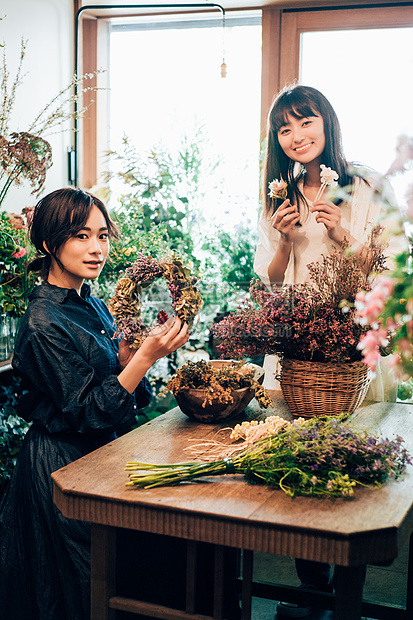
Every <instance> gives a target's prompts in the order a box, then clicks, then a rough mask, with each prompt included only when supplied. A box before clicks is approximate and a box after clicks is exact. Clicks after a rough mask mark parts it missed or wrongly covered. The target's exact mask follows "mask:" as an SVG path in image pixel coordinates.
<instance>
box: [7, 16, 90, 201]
mask: <svg viewBox="0 0 413 620" xmlns="http://www.w3.org/2000/svg"><path fill="white" fill-rule="evenodd" d="M0 20H1V18H0ZM2 48H3V54H2V62H1V66H0V205H1V204H2V202H3V200H4V198H5V196H6V194H7V192H8V190H9V188H10V187H11V185H12V184H13V183H14V184H15V185H20V184H21V183H22V179H26V180H28V181H29V183H30V185H31V186H32V187H33V191H32V194H35V195H36V196H38V195H39V194H40V192H41V189H42V187H43V185H44V182H45V180H46V172H47V170H48V169H49V168H50V166H51V165H52V150H51V146H50V144H49V142H48V141H47V140H45V139H44V138H43V137H41V136H43V135H44V134H46V133H47V134H49V135H50V134H51V133H56V132H57V131H60V129H57V128H58V127H61V126H62V124H64V123H66V122H67V121H70V120H71V119H74V118H81V117H82V116H83V114H84V112H85V111H86V110H87V106H85V107H83V108H82V107H80V108H79V109H78V110H77V111H76V112H75V111H74V107H73V105H74V103H75V102H76V103H77V102H80V101H81V97H82V95H83V93H85V92H86V91H89V90H97V89H96V87H94V86H83V84H84V83H85V82H86V81H87V80H91V79H93V78H94V77H95V76H96V73H98V72H96V73H88V74H85V75H82V76H76V75H75V76H73V78H72V80H71V81H70V83H69V84H68V85H67V86H66V87H65V88H63V89H62V90H61V91H60V92H59V93H57V95H55V96H54V97H53V99H52V100H51V101H50V102H49V103H48V104H47V105H45V107H44V108H43V109H42V110H41V111H40V112H39V114H38V115H37V116H36V118H35V119H34V121H33V122H32V123H31V125H30V127H29V128H28V130H27V131H20V132H19V131H18V132H10V118H11V114H12V111H13V108H14V105H15V102H16V92H17V89H18V86H19V85H20V84H21V82H22V79H23V77H24V74H23V64H24V58H25V56H26V48H27V41H25V40H23V39H22V41H21V46H20V59H19V64H18V67H17V71H16V75H15V77H14V79H13V80H12V82H11V83H10V74H9V71H8V68H7V58H6V46H5V45H4V44H3V45H2ZM75 87H76V88H75Z"/></svg>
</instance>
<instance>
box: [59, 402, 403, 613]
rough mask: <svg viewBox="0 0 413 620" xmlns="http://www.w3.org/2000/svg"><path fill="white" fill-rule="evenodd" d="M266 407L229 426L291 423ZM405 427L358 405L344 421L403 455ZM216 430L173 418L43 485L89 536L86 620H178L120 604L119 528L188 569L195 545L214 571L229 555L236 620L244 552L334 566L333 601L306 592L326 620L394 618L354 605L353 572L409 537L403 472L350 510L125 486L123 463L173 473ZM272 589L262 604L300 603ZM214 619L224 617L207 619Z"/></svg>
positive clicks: (214, 484)
mask: <svg viewBox="0 0 413 620" xmlns="http://www.w3.org/2000/svg"><path fill="white" fill-rule="evenodd" d="M271 396H273V403H274V407H272V408H270V410H268V411H266V414H263V413H262V412H260V413H258V411H257V409H258V407H256V406H255V401H252V406H248V407H247V409H246V411H245V413H244V416H240V418H238V419H234V420H232V422H231V423H233V424H234V425H235V423H236V422H237V421H240V420H241V419H244V420H245V419H252V418H254V419H257V417H258V415H259V416H262V415H274V414H276V415H280V416H285V417H286V419H291V414H290V413H289V411H288V409H287V407H286V405H285V403H284V400H283V397H282V394H281V393H272V394H271ZM412 416H413V406H412V405H405V404H400V403H371V402H364V403H363V404H362V406H361V407H359V408H358V409H357V410H356V411H355V413H354V414H352V416H351V419H352V420H353V421H354V425H355V427H357V428H359V429H363V428H365V429H366V430H368V431H369V432H377V433H380V434H382V435H384V436H389V437H392V436H394V434H396V435H401V436H402V437H403V438H404V439H405V442H406V447H407V449H408V450H409V451H410V452H411V451H412V449H413V425H412V424H411V419H412ZM226 426H228V423H225V422H224V423H221V424H210V425H206V424H202V423H196V422H193V421H191V420H189V418H188V417H187V416H185V415H184V414H183V413H182V412H181V411H180V409H179V408H178V407H176V408H175V409H172V410H171V411H168V412H167V413H165V414H163V415H161V416H159V417H158V418H156V419H154V420H152V421H150V422H148V423H146V424H144V425H143V426H140V427H139V428H137V429H135V430H133V431H131V432H130V433H127V434H126V435H124V436H122V437H120V438H119V439H117V440H115V441H114V442H111V443H110V444H108V445H106V446H103V447H102V448H100V449H98V450H96V451H94V452H92V453H91V454H89V455H87V456H85V457H84V458H82V459H79V460H78V461H76V462H74V463H71V464H69V465H67V466H66V467H63V468H62V469H60V470H59V471H57V472H54V473H53V474H52V478H53V482H54V500H55V503H56V505H57V507H58V508H59V509H60V510H61V512H62V513H63V514H64V515H65V516H66V517H68V518H73V519H81V520H87V521H89V522H91V524H92V607H91V620H108V619H109V618H110V617H111V613H113V611H112V610H113V609H123V610H127V611H133V612H134V613H140V614H143V615H149V616H156V617H157V618H172V617H183V615H184V614H182V615H181V616H179V613H180V612H179V611H177V610H172V609H170V608H165V607H162V605H160V604H159V605H158V604H157V603H147V602H145V601H143V600H138V599H131V598H125V597H122V596H120V595H119V593H118V592H117V590H116V575H115V574H114V573H115V571H114V570H113V568H114V553H115V550H116V536H117V531H118V528H121V530H122V531H123V532H125V531H127V530H131V531H133V530H135V531H142V532H152V533H156V534H158V535H160V536H172V537H177V538H179V539H182V540H183V541H187V542H186V543H185V544H186V545H187V548H188V558H189V561H188V566H189V567H190V566H191V561H190V560H191V553H192V552H193V551H194V547H196V545H197V543H198V542H202V543H210V544H211V545H212V546H213V548H214V549H215V553H216V554H217V555H216V558H217V561H218V560H219V557H220V554H221V555H222V550H223V549H225V548H227V547H228V548H237V549H240V550H242V551H243V575H242V616H241V617H242V620H248V619H249V618H251V598H252V596H256V595H257V591H258V590H259V588H262V584H258V585H257V583H256V582H253V581H252V565H253V555H254V552H260V553H272V554H275V555H282V556H286V557H298V558H302V559H308V560H315V561H318V562H329V563H331V564H335V565H336V567H337V583H336V592H335V596H332V595H326V594H324V595H323V594H322V593H314V592H313V593H312V595H313V596H315V597H318V598H322V597H323V604H325V605H326V607H325V609H334V610H335V618H336V620H360V618H361V617H362V615H364V616H368V617H376V618H380V617H388V618H390V617H396V616H392V615H390V614H391V613H393V610H394V608H392V607H390V606H387V605H386V606H383V605H380V606H379V605H376V604H373V603H370V602H369V603H367V602H364V601H363V600H362V590H363V574H364V568H363V567H364V564H374V563H385V562H391V561H392V560H394V559H395V558H396V557H397V556H398V554H399V551H400V549H401V548H402V546H403V545H404V544H405V543H406V542H407V541H408V539H409V537H410V535H411V534H412V532H413V499H412V498H413V493H412V491H413V473H412V471H411V470H412V467H411V466H409V468H408V469H407V471H406V473H405V475H403V477H402V478H401V479H399V480H391V481H389V482H388V483H386V484H384V485H383V486H382V487H381V488H377V489H367V488H359V489H357V492H356V498H355V499H354V500H351V501H349V500H346V499H342V500H341V499H340V500H319V499H317V498H312V497H295V498H294V499H291V498H289V497H287V496H286V495H285V494H284V493H283V492H282V491H280V490H277V489H271V488H267V487H264V486H261V485H249V484H248V483H246V482H245V481H244V480H243V479H242V477H241V476H236V475H233V474H231V473H228V474H227V475H225V476H223V477H220V479H218V480H217V479H214V478H208V479H206V480H205V481H204V482H198V483H195V484H183V485H180V486H176V487H158V488H152V489H147V490H142V489H137V488H131V487H127V486H125V483H126V481H127V479H128V476H127V472H126V471H125V463H126V462H127V461H128V460H139V461H141V462H148V463H154V462H157V463H160V462H161V463H165V464H167V463H177V462H181V461H182V460H183V458H185V454H186V453H185V448H187V447H188V445H190V444H191V443H193V442H198V441H205V440H208V439H216V437H217V432H219V430H220V429H222V428H224V427H226ZM193 566H194V564H192V567H193ZM187 577H188V581H187V584H188V587H189V588H192V587H194V588H196V584H195V582H196V579H193V578H191V575H187ZM192 577H193V575H192ZM409 580H411V575H410V576H409ZM409 582H410V581H409ZM215 586H216V587H215V588H214V592H213V593H212V594H211V596H213V598H214V609H216V610H218V609H220V605H221V604H222V600H221V598H222V596H224V595H225V589H223V588H222V584H220V583H218V580H216V584H215ZM276 588H277V589H276V592H271V593H268V592H267V594H268V595H266V598H274V600H287V601H288V600H291V601H300V600H301V599H300V598H299V597H300V590H297V589H295V588H291V587H289V588H288V587H286V586H281V585H277V586H276ZM301 594H302V591H301ZM186 595H187V596H186V600H187V605H188V606H187V609H186V610H185V617H188V618H191V620H201V619H202V620H210V619H211V618H212V617H210V616H205V615H200V614H198V613H196V610H194V609H193V606H192V602H193V601H194V600H195V596H194V592H192V591H189V592H188V590H187V591H186ZM220 597H221V598H220ZM277 597H278V598H277ZM279 597H282V598H279ZM324 598H325V600H324ZM311 600H312V601H313V599H311ZM318 602H319V601H318ZM378 607H380V609H378ZM412 609H413V595H412V593H411V592H407V603H406V610H397V618H400V620H402V619H404V618H405V619H406V620H407V619H408V618H411V617H412V616H411V612H412ZM377 613H378V614H379V615H377ZM384 613H387V614H389V615H386V616H384V615H383V614H384ZM214 617H223V616H219V615H215V614H214Z"/></svg>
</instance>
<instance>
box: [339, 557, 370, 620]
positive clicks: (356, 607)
mask: <svg viewBox="0 0 413 620" xmlns="http://www.w3.org/2000/svg"><path fill="white" fill-rule="evenodd" d="M364 574H365V567H364V566H352V567H349V566H336V568H335V580H334V588H335V616H334V617H335V620H360V618H361V605H362V597H363V579H364Z"/></svg>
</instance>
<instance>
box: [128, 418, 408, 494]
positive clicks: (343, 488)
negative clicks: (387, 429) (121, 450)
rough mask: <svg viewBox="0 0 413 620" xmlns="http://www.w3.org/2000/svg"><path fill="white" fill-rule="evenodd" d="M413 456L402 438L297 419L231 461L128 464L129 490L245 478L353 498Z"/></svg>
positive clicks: (338, 421) (333, 421)
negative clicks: (235, 476) (361, 488)
mask: <svg viewBox="0 0 413 620" xmlns="http://www.w3.org/2000/svg"><path fill="white" fill-rule="evenodd" d="M408 464H411V457H410V455H409V454H408V452H407V450H406V448H405V447H404V446H403V440H402V439H401V438H400V437H397V438H396V439H394V440H389V439H380V438H378V437H376V436H371V435H368V433H367V432H365V431H359V432H357V431H355V430H354V429H353V428H352V427H351V426H350V424H349V423H345V422H343V420H342V418H325V419H323V418H312V419H310V420H306V421H305V422H303V421H301V420H300V421H299V420H297V421H294V422H292V423H291V424H288V425H286V426H284V427H283V428H281V430H279V431H278V432H277V434H276V435H271V436H270V437H265V438H264V439H260V440H258V441H257V442H255V443H253V444H252V445H250V446H248V447H247V448H246V449H245V450H243V451H242V452H240V453H237V454H235V455H233V456H232V457H224V458H220V459H219V460H216V461H210V462H199V461H194V462H189V463H188V462H186V463H176V464H173V465H155V464H151V463H140V462H136V461H133V462H129V463H127V464H126V471H128V472H129V482H127V483H126V485H127V486H137V487H140V488H145V489H149V488H153V487H157V486H167V485H176V484H179V483H181V482H184V481H191V480H195V479H198V478H200V477H203V476H217V475H218V476H219V475H223V474H243V475H244V476H245V479H246V480H247V481H248V482H252V483H259V484H265V485H267V486H271V487H279V488H280V489H282V490H283V491H284V493H286V494H287V495H288V496H289V497H294V496H296V495H306V496H311V497H346V498H349V497H352V496H353V495H354V489H355V487H356V486H357V485H361V486H365V487H377V486H379V485H381V484H383V483H384V482H386V480H388V479H389V478H390V477H392V476H393V477H395V478H397V477H399V476H400V475H401V474H402V472H403V470H404V469H405V467H406V465H408Z"/></svg>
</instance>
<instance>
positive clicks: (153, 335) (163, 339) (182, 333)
mask: <svg viewBox="0 0 413 620" xmlns="http://www.w3.org/2000/svg"><path fill="white" fill-rule="evenodd" d="M188 338H189V330H188V324H187V323H182V321H181V319H179V318H178V317H176V318H174V317H170V318H169V319H168V320H167V321H166V323H164V324H163V325H158V326H157V327H155V329H153V330H152V331H151V332H150V333H149V335H148V336H147V337H146V338H145V340H144V341H143V343H142V344H141V346H140V348H139V354H140V356H143V357H146V358H148V359H150V360H151V364H153V363H154V362H156V360H158V359H160V358H161V357H164V356H165V355H169V354H170V353H173V352H174V351H176V350H177V349H179V348H180V347H182V345H183V344H185V343H186V342H187V340H188Z"/></svg>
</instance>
